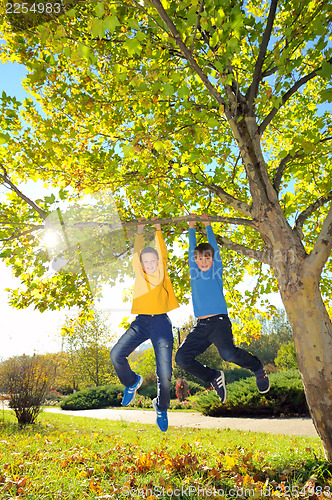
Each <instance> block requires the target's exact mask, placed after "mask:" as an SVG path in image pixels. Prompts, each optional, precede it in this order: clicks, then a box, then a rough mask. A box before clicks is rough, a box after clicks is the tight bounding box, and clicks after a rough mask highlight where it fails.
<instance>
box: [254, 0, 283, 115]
mask: <svg viewBox="0 0 332 500" xmlns="http://www.w3.org/2000/svg"><path fill="white" fill-rule="evenodd" d="M277 5H278V0H272V1H271V5H270V11H269V15H268V18H267V23H266V28H265V31H264V34H263V38H262V43H261V45H260V48H259V53H258V57H257V61H256V64H255V69H254V75H253V79H252V82H251V85H250V87H249V89H248V91H247V98H248V106H249V108H250V109H252V107H253V103H254V99H255V97H256V96H257V93H258V87H259V83H260V81H261V78H262V68H263V64H264V60H265V56H266V51H267V47H268V44H269V41H270V38H271V33H272V28H273V23H274V19H275V16H276V11H277Z"/></svg>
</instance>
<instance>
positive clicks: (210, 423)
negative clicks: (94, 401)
mask: <svg viewBox="0 0 332 500" xmlns="http://www.w3.org/2000/svg"><path fill="white" fill-rule="evenodd" d="M45 411H46V412H51V413H63V414H64V415H74V416H76V417H91V418H101V419H109V420H123V421H125V422H135V423H141V424H155V420H156V415H155V412H154V411H149V410H133V409H112V408H105V409H99V410H76V411H68V410H61V409H60V408H46V409H45ZM168 422H169V425H170V426H171V425H173V426H176V427H195V428H198V429H215V428H219V429H238V430H242V431H254V432H269V433H272V434H287V435H296V436H309V437H318V435H317V432H316V430H315V427H314V425H313V423H312V420H311V418H233V417H205V416H204V415H202V414H201V413H196V412H193V413H188V412H173V411H170V412H168Z"/></svg>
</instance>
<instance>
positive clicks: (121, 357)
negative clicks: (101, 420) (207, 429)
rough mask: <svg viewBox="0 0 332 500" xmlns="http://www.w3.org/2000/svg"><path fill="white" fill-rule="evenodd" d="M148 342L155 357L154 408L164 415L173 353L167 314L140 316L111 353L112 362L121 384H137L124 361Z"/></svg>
mask: <svg viewBox="0 0 332 500" xmlns="http://www.w3.org/2000/svg"><path fill="white" fill-rule="evenodd" d="M148 339H150V340H151V342H152V346H153V349H154V353H155V357H156V373H157V384H158V395H157V407H158V409H159V410H161V411H166V410H168V408H169V402H170V389H171V378H172V350H173V332H172V323H171V321H170V319H169V317H168V316H167V314H153V315H150V314H139V315H138V316H137V317H136V319H135V320H134V321H133V322H132V324H131V325H130V327H129V328H128V330H127V331H126V332H125V333H124V334H123V335H122V337H121V338H120V339H119V340H118V342H117V343H116V344H115V346H114V347H113V349H112V350H111V360H112V363H113V366H114V368H115V371H116V373H117V375H118V377H119V379H120V382H121V383H122V384H123V385H124V386H126V387H130V386H131V385H133V384H134V383H135V382H136V374H135V372H134V371H133V370H132V369H131V368H130V366H129V363H128V359H127V358H128V356H129V354H130V353H132V352H133V351H134V350H135V349H136V348H137V347H138V346H139V345H140V344H142V343H143V342H145V341H146V340H148Z"/></svg>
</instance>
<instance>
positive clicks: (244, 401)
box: [196, 370, 309, 417]
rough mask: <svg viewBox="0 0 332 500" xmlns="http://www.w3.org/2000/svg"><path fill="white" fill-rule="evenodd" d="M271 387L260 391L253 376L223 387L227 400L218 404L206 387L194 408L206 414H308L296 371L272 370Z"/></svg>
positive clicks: (217, 400) (215, 396)
mask: <svg viewBox="0 0 332 500" xmlns="http://www.w3.org/2000/svg"><path fill="white" fill-rule="evenodd" d="M269 377H270V381H271V389H270V391H269V392H268V393H267V394H260V393H259V392H258V390H257V387H256V380H255V377H249V378H247V379H245V380H239V381H237V382H233V383H232V384H229V385H228V386H227V401H226V402H225V403H224V404H223V405H222V404H221V403H220V400H219V398H218V396H217V395H216V393H215V392H214V391H213V389H211V390H206V391H204V392H203V393H202V395H201V396H200V397H199V399H198V401H197V406H196V409H197V410H198V411H201V412H202V413H203V414H204V415H210V416H234V417H238V416H242V417H243V416H275V417H276V416H306V415H309V410H308V406H307V403H306V399H305V395H304V389H303V385H302V381H301V377H300V374H299V372H298V371H297V370H289V371H287V372H286V371H285V372H281V373H273V374H271V375H270V376H269Z"/></svg>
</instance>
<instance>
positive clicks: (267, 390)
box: [258, 382, 271, 394]
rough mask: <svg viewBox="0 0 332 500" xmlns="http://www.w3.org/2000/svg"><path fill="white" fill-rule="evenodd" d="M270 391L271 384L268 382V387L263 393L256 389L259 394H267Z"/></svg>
mask: <svg viewBox="0 0 332 500" xmlns="http://www.w3.org/2000/svg"><path fill="white" fill-rule="evenodd" d="M270 389H271V384H270V382H269V387H268V388H267V389H265V391H260V390H259V389H258V392H259V393H260V394H266V393H267V392H269V390H270Z"/></svg>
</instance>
